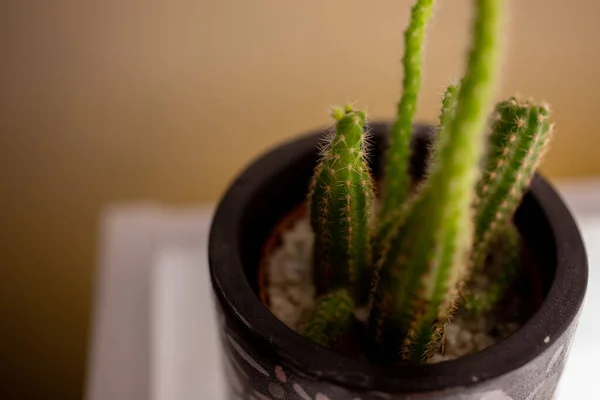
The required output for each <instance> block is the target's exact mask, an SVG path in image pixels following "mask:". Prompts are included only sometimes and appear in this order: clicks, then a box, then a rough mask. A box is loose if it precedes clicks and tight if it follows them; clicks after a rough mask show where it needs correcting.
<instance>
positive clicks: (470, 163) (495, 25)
mask: <svg viewBox="0 0 600 400" xmlns="http://www.w3.org/2000/svg"><path fill="white" fill-rule="evenodd" d="M500 4H501V1H496V0H479V1H477V6H478V14H477V18H476V20H475V27H474V30H475V32H474V34H475V36H474V45H473V48H472V50H471V53H470V57H469V63H468V66H467V72H466V74H465V77H464V79H463V82H462V87H461V90H460V93H459V96H458V103H457V105H456V112H455V115H454V118H452V120H451V121H448V122H447V124H446V125H445V126H443V127H442V132H441V133H440V137H441V140H442V142H441V144H440V146H439V155H438V156H439V158H438V159H437V163H436V164H435V165H434V166H433V167H432V172H431V176H430V178H429V182H428V184H427V186H426V187H425V189H424V190H423V191H422V192H421V193H420V194H419V197H418V198H417V199H416V200H415V202H414V204H413V205H412V207H411V210H410V213H409V214H408V216H407V217H406V221H400V222H399V227H398V229H395V230H393V231H392V233H391V234H390V236H389V237H388V239H387V240H386V243H384V245H383V252H382V256H381V259H380V261H379V263H378V266H377V271H378V277H377V279H378V282H377V289H376V293H375V295H374V296H373V301H372V305H371V306H372V313H371V320H370V323H369V325H370V333H371V338H372V339H373V340H375V341H376V343H375V346H374V348H375V351H376V352H377V353H379V354H376V355H375V357H378V355H380V354H386V353H388V354H389V352H390V351H391V352H392V353H400V354H401V356H402V358H403V359H410V360H424V359H426V358H428V357H429V356H430V355H432V354H433V352H434V351H435V350H437V348H438V345H439V338H440V337H441V335H442V332H443V328H444V324H445V323H446V321H447V319H448V316H449V313H450V311H451V309H452V307H453V305H454V301H455V298H456V295H457V293H458V291H457V286H458V284H459V282H460V281H461V280H462V278H463V276H464V273H465V270H466V268H465V266H466V261H467V259H465V255H466V254H467V252H468V250H469V247H470V243H471V231H472V221H471V215H470V211H471V205H472V202H473V199H474V195H475V191H474V187H475V183H476V180H477V176H478V168H479V162H480V159H481V156H482V154H483V136H482V133H483V132H484V129H483V128H484V126H485V123H486V118H487V115H488V107H489V106H490V105H491V104H490V103H491V100H492V93H493V92H492V91H493V86H494V78H495V75H496V72H497V69H498V68H497V58H498V53H499V37H500V33H499V28H500V22H501V18H500V14H501V12H500V11H501V10H500V8H501V7H500Z"/></svg>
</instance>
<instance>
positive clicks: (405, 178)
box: [381, 0, 433, 218]
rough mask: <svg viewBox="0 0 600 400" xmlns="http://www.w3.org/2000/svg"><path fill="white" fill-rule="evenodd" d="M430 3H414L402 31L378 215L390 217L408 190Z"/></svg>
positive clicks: (428, 1)
mask: <svg viewBox="0 0 600 400" xmlns="http://www.w3.org/2000/svg"><path fill="white" fill-rule="evenodd" d="M432 5H433V0H417V2H416V3H415V5H414V6H413V7H412V10H411V18H410V24H409V26H408V28H407V29H406V31H405V32H404V57H403V58H402V64H403V66H404V79H403V82H402V89H403V91H402V98H401V99H400V102H399V103H398V106H397V117H396V122H395V123H394V125H393V127H392V129H391V132H390V143H389V150H388V153H387V154H388V158H387V161H386V167H385V174H386V181H385V185H384V188H383V194H382V199H381V213H382V214H383V215H384V217H383V218H385V216H386V215H390V214H392V213H394V210H396V209H398V207H400V206H401V205H402V204H403V203H404V201H405V200H406V198H407V196H408V192H409V187H410V176H409V173H408V160H409V157H410V154H409V143H410V137H411V134H412V121H413V116H414V113H415V110H416V108H417V98H418V93H419V89H420V87H421V48H422V45H423V39H424V37H425V25H426V24H427V21H428V20H429V18H430V17H431V12H432Z"/></svg>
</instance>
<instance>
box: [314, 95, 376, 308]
mask: <svg viewBox="0 0 600 400" xmlns="http://www.w3.org/2000/svg"><path fill="white" fill-rule="evenodd" d="M332 114H333V117H334V119H335V120H336V131H335V133H334V134H333V135H332V136H331V137H329V138H328V142H327V143H326V144H325V146H324V147H323V150H322V156H321V161H320V162H319V164H318V165H317V167H316V169H315V174H314V176H313V180H312V182H311V185H310V190H309V195H308V200H309V210H310V218H311V225H312V228H313V230H314V232H315V268H314V275H315V282H316V283H317V291H318V293H319V294H326V293H329V292H331V291H334V290H336V289H339V288H347V289H348V291H349V293H350V295H351V297H352V298H353V299H355V300H356V302H357V303H358V304H361V303H365V302H366V299H367V297H368V290H369V288H368V285H364V282H365V281H368V280H369V265H370V262H371V242H370V239H371V226H372V213H373V200H374V194H373V184H372V179H371V175H370V172H369V167H368V164H367V162H366V154H367V139H366V138H365V133H364V131H363V128H364V124H365V113H364V112H363V111H359V110H355V109H353V108H352V106H349V105H348V106H346V107H345V109H341V108H336V109H334V111H333V113H332Z"/></svg>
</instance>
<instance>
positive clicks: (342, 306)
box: [303, 290, 355, 346]
mask: <svg viewBox="0 0 600 400" xmlns="http://www.w3.org/2000/svg"><path fill="white" fill-rule="evenodd" d="M354 308H355V304H354V301H353V300H352V298H351V297H350V295H349V294H348V292H347V291H346V290H338V291H335V292H332V293H329V294H326V295H323V296H321V297H319V298H318V299H317V302H316V304H315V307H314V309H313V312H312V313H311V315H310V317H309V319H308V322H307V324H306V326H305V328H304V332H303V334H304V336H305V337H307V338H309V339H311V340H313V341H314V342H316V343H318V344H320V345H322V346H333V345H335V344H336V343H339V342H340V341H341V340H342V339H343V337H344V336H346V335H347V333H348V330H349V327H350V322H351V321H352V318H353V316H354Z"/></svg>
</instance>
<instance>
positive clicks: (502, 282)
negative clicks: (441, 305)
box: [464, 224, 521, 314]
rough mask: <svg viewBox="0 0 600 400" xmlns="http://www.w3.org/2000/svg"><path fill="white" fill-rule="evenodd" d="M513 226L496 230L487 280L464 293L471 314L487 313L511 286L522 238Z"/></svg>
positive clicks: (517, 265)
mask: <svg viewBox="0 0 600 400" xmlns="http://www.w3.org/2000/svg"><path fill="white" fill-rule="evenodd" d="M520 239H521V238H520V236H519V232H518V230H517V228H516V227H515V225H513V224H508V226H507V227H506V228H505V229H503V230H502V231H501V232H499V233H498V236H497V237H496V240H494V244H495V246H493V247H492V248H493V249H494V253H493V254H492V257H491V258H492V261H491V262H490V265H489V266H486V277H485V278H486V279H485V281H486V283H485V284H483V285H478V287H477V288H476V289H471V290H470V291H469V292H468V293H467V294H466V301H465V305H464V308H465V309H466V311H468V312H470V313H472V314H481V313H487V312H490V311H492V310H493V309H494V307H496V305H497V304H498V303H499V302H500V301H502V300H503V299H504V298H505V296H506V294H507V290H508V288H509V287H510V285H511V284H512V283H513V282H514V280H515V277H516V275H517V272H518V267H519V257H520V254H521V240H520Z"/></svg>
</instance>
